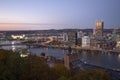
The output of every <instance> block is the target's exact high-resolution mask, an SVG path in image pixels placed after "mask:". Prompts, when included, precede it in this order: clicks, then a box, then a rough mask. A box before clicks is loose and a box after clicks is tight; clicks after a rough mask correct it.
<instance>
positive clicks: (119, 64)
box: [1, 42, 120, 69]
mask: <svg viewBox="0 0 120 80" xmlns="http://www.w3.org/2000/svg"><path fill="white" fill-rule="evenodd" d="M10 43H11V42H10ZM17 48H23V49H24V48H27V46H25V45H14V44H13V45H12V46H1V49H6V50H14V49H17ZM29 51H30V53H32V54H36V55H40V54H41V53H42V52H44V53H45V54H46V55H49V56H54V57H56V58H57V59H63V56H64V54H65V53H67V50H62V49H55V48H54V49H53V48H30V50H29ZM79 54H80V59H81V60H83V61H85V62H87V63H90V64H93V65H97V66H101V67H105V68H111V69H120V54H109V53H87V52H86V53H85V52H84V53H79Z"/></svg>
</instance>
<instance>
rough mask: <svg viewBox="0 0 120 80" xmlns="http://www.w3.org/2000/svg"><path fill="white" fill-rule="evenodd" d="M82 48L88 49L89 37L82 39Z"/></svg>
mask: <svg viewBox="0 0 120 80" xmlns="http://www.w3.org/2000/svg"><path fill="white" fill-rule="evenodd" d="M82 47H90V37H89V36H84V37H82Z"/></svg>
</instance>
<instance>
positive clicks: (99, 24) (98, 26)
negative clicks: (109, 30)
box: [95, 21, 104, 37]
mask: <svg viewBox="0 0 120 80" xmlns="http://www.w3.org/2000/svg"><path fill="white" fill-rule="evenodd" d="M95 26H96V30H95V36H96V37H102V36H103V28H104V22H102V21H97V22H96V24H95Z"/></svg>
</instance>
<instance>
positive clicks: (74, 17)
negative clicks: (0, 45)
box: [0, 0, 120, 30]
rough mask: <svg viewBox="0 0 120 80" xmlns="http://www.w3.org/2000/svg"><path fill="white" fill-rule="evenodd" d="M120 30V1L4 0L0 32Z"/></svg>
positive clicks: (2, 2) (0, 16)
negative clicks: (99, 24)
mask: <svg viewBox="0 0 120 80" xmlns="http://www.w3.org/2000/svg"><path fill="white" fill-rule="evenodd" d="M96 21H104V24H105V26H104V27H105V28H116V27H120V0H0V30H36V29H37V30H38V29H39V30H43V29H65V28H77V29H81V28H82V29H83V28H84V29H86V28H94V27H95V22H96Z"/></svg>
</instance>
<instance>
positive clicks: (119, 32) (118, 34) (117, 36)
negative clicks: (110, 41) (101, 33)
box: [113, 28, 120, 41]
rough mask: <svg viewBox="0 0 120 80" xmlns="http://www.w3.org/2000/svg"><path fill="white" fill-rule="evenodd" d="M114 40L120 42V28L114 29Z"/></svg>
mask: <svg viewBox="0 0 120 80" xmlns="http://www.w3.org/2000/svg"><path fill="white" fill-rule="evenodd" d="M113 38H114V40H116V41H120V28H117V29H114V31H113Z"/></svg>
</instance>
